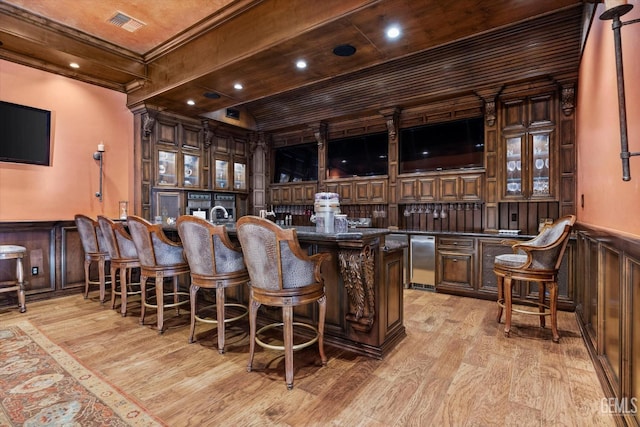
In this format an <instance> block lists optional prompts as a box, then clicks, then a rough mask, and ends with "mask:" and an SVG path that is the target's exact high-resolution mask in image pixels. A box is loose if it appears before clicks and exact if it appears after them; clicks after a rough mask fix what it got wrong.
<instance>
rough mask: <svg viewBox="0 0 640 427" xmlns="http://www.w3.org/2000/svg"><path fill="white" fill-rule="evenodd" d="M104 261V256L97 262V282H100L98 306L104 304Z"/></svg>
mask: <svg viewBox="0 0 640 427" xmlns="http://www.w3.org/2000/svg"><path fill="white" fill-rule="evenodd" d="M105 263H106V261H105V259H104V256H100V259H99V260H98V281H99V282H100V304H104V299H105V294H106V289H105V288H106V281H107V280H106V278H105V272H104V267H105Z"/></svg>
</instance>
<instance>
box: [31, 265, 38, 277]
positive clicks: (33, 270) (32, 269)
mask: <svg viewBox="0 0 640 427" xmlns="http://www.w3.org/2000/svg"><path fill="white" fill-rule="evenodd" d="M31 275H32V276H37V275H38V267H31Z"/></svg>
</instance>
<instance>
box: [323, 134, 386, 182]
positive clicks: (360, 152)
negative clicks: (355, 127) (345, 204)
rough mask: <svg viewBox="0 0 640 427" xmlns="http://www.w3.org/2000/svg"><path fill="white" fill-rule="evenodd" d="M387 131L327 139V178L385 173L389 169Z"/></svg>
mask: <svg viewBox="0 0 640 427" xmlns="http://www.w3.org/2000/svg"><path fill="white" fill-rule="evenodd" d="M388 157H389V137H388V135H387V132H380V133H372V134H368V135H361V136H355V137H349V138H340V139H332V140H329V143H328V144H327V168H328V171H327V172H328V174H327V175H328V178H349V177H353V176H376V175H386V174H387V173H388V171H389V159H388Z"/></svg>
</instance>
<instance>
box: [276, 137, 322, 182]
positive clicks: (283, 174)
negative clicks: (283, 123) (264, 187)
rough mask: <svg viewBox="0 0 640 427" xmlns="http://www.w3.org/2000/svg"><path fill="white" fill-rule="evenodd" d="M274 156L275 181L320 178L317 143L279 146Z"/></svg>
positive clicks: (313, 179) (315, 179)
mask: <svg viewBox="0 0 640 427" xmlns="http://www.w3.org/2000/svg"><path fill="white" fill-rule="evenodd" d="M274 157H275V162H274V163H275V170H274V174H273V182H274V183H284V182H297V181H317V180H318V144H317V143H315V142H314V143H311V144H300V145H291V146H288V147H278V148H276V149H275V156H274Z"/></svg>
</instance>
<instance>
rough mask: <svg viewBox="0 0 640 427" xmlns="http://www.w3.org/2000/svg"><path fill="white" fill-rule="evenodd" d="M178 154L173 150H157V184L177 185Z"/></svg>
mask: <svg viewBox="0 0 640 427" xmlns="http://www.w3.org/2000/svg"><path fill="white" fill-rule="evenodd" d="M177 157H178V154H177V153H176V152H175V151H165V150H158V163H157V164H158V168H157V170H158V179H157V180H156V182H157V183H158V185H166V186H172V187H175V186H177V185H178V165H177Z"/></svg>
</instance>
